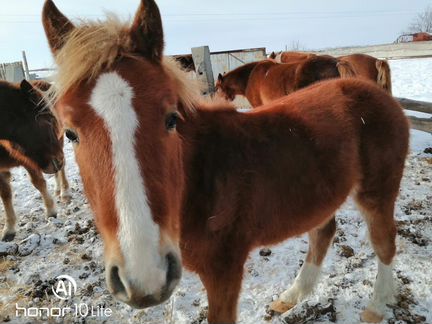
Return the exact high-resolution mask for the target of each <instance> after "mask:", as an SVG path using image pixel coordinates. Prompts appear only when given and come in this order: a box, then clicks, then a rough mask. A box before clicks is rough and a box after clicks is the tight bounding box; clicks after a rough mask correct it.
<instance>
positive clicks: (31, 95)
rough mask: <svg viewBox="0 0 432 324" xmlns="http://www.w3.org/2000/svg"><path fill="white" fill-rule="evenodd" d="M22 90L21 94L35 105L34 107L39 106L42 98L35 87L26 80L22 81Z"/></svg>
mask: <svg viewBox="0 0 432 324" xmlns="http://www.w3.org/2000/svg"><path fill="white" fill-rule="evenodd" d="M20 89H21V93H22V94H23V95H24V96H25V97H26V99H27V100H28V101H30V102H31V103H32V104H33V106H32V107H38V106H39V103H40V101H41V97H40V95H39V94H38V91H37V90H36V88H35V87H33V85H32V84H31V83H30V82H28V81H27V80H26V79H24V80H22V81H21V83H20Z"/></svg>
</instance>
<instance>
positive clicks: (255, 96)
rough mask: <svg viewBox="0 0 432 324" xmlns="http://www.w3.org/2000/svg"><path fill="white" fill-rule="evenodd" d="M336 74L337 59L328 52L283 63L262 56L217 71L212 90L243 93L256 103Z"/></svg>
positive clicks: (231, 97)
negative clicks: (241, 64)
mask: <svg viewBox="0 0 432 324" xmlns="http://www.w3.org/2000/svg"><path fill="white" fill-rule="evenodd" d="M340 76H341V72H340V66H339V64H338V61H337V60H336V59H335V58H332V57H330V56H315V55H314V56H308V57H306V58H303V59H300V60H298V61H295V62H293V63H287V64H280V63H276V62H274V61H272V60H265V61H261V62H253V63H248V64H245V65H243V66H240V67H238V68H237V69H234V70H233V71H230V72H228V73H227V74H225V75H223V76H222V75H219V77H218V81H217V83H216V90H217V92H219V93H220V94H221V95H223V96H225V98H226V99H227V100H234V98H235V96H236V95H243V96H245V97H246V98H247V99H248V100H249V102H250V104H251V105H252V107H257V106H260V105H262V104H266V103H268V102H270V101H272V100H274V99H277V98H280V97H283V96H285V95H287V94H289V93H291V92H293V91H296V90H298V89H301V88H304V87H306V86H309V85H311V84H313V83H314V82H317V81H320V80H324V79H330V78H337V77H340ZM344 76H345V74H344Z"/></svg>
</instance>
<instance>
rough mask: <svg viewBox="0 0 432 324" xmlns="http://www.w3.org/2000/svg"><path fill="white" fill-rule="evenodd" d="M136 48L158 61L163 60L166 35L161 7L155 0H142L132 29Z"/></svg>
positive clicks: (131, 33) (132, 37)
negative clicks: (164, 34) (164, 35)
mask: <svg viewBox="0 0 432 324" xmlns="http://www.w3.org/2000/svg"><path fill="white" fill-rule="evenodd" d="M130 35H131V39H132V44H133V46H134V47H135V48H134V50H135V51H136V52H138V53H139V54H141V55H143V56H145V57H147V58H148V59H150V60H152V61H156V62H160V61H161V60H162V54H163V49H164V37H163V28H162V19H161V16H160V12H159V8H158V6H157V5H156V3H155V2H154V1H153V0H141V4H140V6H139V8H138V11H137V13H136V15H135V19H134V22H133V24H132V27H131V29H130Z"/></svg>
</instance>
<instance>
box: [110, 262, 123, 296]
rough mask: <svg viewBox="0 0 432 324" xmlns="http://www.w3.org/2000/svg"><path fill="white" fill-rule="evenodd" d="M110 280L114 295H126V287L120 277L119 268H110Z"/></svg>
mask: <svg viewBox="0 0 432 324" xmlns="http://www.w3.org/2000/svg"><path fill="white" fill-rule="evenodd" d="M110 281H111V287H112V290H113V294H114V295H118V294H123V295H124V296H127V292H126V288H125V286H124V285H123V283H122V281H121V279H120V276H119V268H118V267H117V266H114V267H112V268H111V272H110Z"/></svg>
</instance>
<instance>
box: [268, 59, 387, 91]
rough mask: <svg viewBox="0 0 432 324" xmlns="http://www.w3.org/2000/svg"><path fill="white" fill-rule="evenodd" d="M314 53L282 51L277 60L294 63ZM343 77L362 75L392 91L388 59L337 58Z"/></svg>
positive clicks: (361, 76)
mask: <svg viewBox="0 0 432 324" xmlns="http://www.w3.org/2000/svg"><path fill="white" fill-rule="evenodd" d="M307 55H312V56H316V54H313V53H302V52H281V53H279V54H278V55H277V56H276V55H275V60H276V61H277V62H280V63H292V62H293V61H295V60H297V59H302V57H303V58H304V57H305V56H307ZM337 59H338V61H339V63H338V67H339V72H340V74H341V77H354V76H356V77H360V78H364V79H367V80H371V81H373V82H376V83H377V84H378V85H379V86H380V87H381V88H383V89H384V90H386V91H387V92H388V93H390V94H391V93H392V83H391V71H390V65H389V64H388V62H387V61H386V60H379V59H376V58H374V57H373V56H370V55H367V54H351V55H346V56H341V57H338V58H337Z"/></svg>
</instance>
